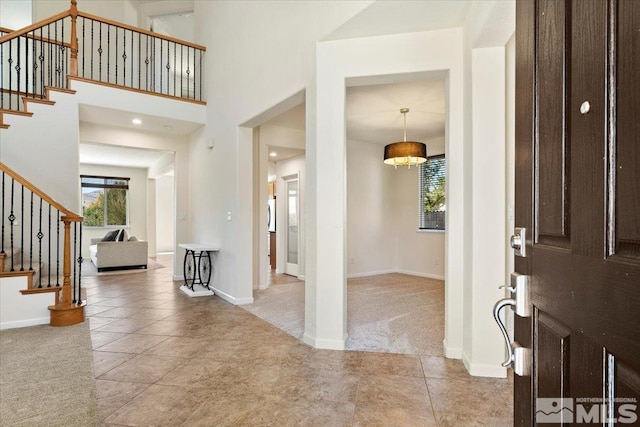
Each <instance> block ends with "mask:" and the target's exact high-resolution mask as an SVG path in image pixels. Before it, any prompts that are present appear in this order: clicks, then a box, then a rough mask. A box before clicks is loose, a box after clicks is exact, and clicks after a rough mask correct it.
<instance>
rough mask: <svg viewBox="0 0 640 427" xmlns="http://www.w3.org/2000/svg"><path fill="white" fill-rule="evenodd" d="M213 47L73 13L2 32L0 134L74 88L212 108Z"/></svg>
mask: <svg viewBox="0 0 640 427" xmlns="http://www.w3.org/2000/svg"><path fill="white" fill-rule="evenodd" d="M205 51H206V47H204V46H200V45H197V44H194V43H189V42H186V41H181V40H177V39H174V38H172V37H167V36H163V35H160V34H156V33H153V32H151V31H147V30H144V29H141V28H136V27H132V26H130V25H126V24H122V23H118V22H114V21H111V20H108V19H104V18H100V17H98V16H95V15H91V14H88V13H85V12H82V11H79V10H78V7H77V0H71V7H70V8H69V10H65V11H63V12H60V13H58V14H56V15H54V16H52V17H50V18H47V19H44V20H42V21H39V22H36V23H34V24H32V25H29V26H28V27H25V28H23V29H21V30H16V31H11V30H9V29H6V28H0V59H1V60H0V84H1V87H0V129H7V128H8V127H9V126H10V122H11V119H10V118H11V117H12V116H27V117H30V116H32V115H33V113H32V112H30V111H29V103H38V104H46V105H53V104H54V101H52V100H51V98H50V93H51V92H53V91H69V89H70V83H71V82H72V81H74V80H75V81H85V82H91V83H94V84H100V85H105V86H111V87H116V88H120V89H126V90H131V91H135V92H141V93H148V94H153V95H156V96H161V97H165V98H172V99H179V100H182V101H187V102H193V103H197V104H202V105H205V104H206V103H205V102H204V101H203V100H202V89H203V57H204V53H205Z"/></svg>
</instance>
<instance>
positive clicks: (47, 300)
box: [0, 276, 57, 329]
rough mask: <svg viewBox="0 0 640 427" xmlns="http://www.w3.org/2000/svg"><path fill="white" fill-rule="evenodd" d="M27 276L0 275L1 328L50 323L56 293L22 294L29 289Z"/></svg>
mask: <svg viewBox="0 0 640 427" xmlns="http://www.w3.org/2000/svg"><path fill="white" fill-rule="evenodd" d="M27 287H28V278H27V277H26V276H15V277H0V329H12V328H23V327H25V326H34V325H46V324H48V323H49V309H48V308H47V307H48V306H50V305H53V304H55V302H56V301H55V299H56V295H57V294H56V293H42V294H31V295H22V294H21V293H20V291H21V290H23V289H27Z"/></svg>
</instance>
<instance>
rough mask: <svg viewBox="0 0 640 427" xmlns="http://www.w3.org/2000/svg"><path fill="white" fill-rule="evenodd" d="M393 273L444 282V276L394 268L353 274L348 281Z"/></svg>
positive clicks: (349, 275)
mask: <svg viewBox="0 0 640 427" xmlns="http://www.w3.org/2000/svg"><path fill="white" fill-rule="evenodd" d="M392 273H399V274H406V275H409V276H417V277H426V278H428V279H436V280H444V276H440V275H437V274H430V273H420V272H417V271H410V270H400V269H397V268H394V269H391V270H378V271H365V272H363V273H351V274H347V279H354V278H356V277H367V276H380V275H381V274H392Z"/></svg>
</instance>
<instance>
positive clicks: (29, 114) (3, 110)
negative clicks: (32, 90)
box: [0, 108, 33, 117]
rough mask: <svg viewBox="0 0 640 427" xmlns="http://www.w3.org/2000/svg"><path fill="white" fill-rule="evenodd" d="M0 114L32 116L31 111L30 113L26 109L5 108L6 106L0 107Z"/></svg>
mask: <svg viewBox="0 0 640 427" xmlns="http://www.w3.org/2000/svg"><path fill="white" fill-rule="evenodd" d="M0 114H13V115H14V116H24V117H31V116H33V113H30V112H28V111H16V110H7V109H6V108H3V109H0Z"/></svg>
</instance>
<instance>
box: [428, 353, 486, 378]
mask: <svg viewBox="0 0 640 427" xmlns="http://www.w3.org/2000/svg"><path fill="white" fill-rule="evenodd" d="M420 361H421V362H422V369H423V370H424V375H425V377H427V378H456V379H465V380H469V379H472V378H473V377H472V376H471V375H469V372H467V369H466V368H465V367H464V364H463V363H462V360H456V359H447V358H445V357H439V356H420Z"/></svg>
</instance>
